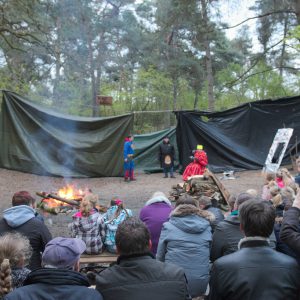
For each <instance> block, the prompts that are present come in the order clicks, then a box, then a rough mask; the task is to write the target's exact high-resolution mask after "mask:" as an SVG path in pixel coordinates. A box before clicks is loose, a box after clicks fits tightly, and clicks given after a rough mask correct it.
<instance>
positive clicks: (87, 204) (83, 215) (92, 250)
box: [70, 194, 105, 254]
mask: <svg viewBox="0 0 300 300" xmlns="http://www.w3.org/2000/svg"><path fill="white" fill-rule="evenodd" d="M90 199H94V197H93V195H92V194H90V195H87V196H85V197H84V198H83V199H82V201H81V203H80V210H79V212H77V213H76V214H75V215H74V216H73V222H72V223H71V224H70V225H71V231H72V232H71V236H72V237H73V238H79V239H81V240H83V241H84V243H85V244H86V250H85V252H86V253H87V254H99V253H101V252H102V248H103V242H102V240H104V238H105V224H104V220H103V217H102V216H101V215H100V214H99V213H98V212H96V211H95V210H94V208H93V203H92V202H91V201H90Z"/></svg>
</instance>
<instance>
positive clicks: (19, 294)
mask: <svg viewBox="0 0 300 300" xmlns="http://www.w3.org/2000/svg"><path fill="white" fill-rule="evenodd" d="M85 248H86V246H85V243H84V242H83V241H82V240H80V239H74V238H62V237H57V238H55V239H53V240H51V241H50V242H49V243H48V244H47V245H46V248H45V251H44V253H43V257H42V264H43V268H41V269H37V270H34V271H32V272H31V273H30V274H29V275H28V276H27V279H26V280H25V281H24V286H23V287H20V288H18V289H16V290H14V291H13V292H11V293H10V294H8V295H7V296H6V297H5V300H19V299H22V300H41V299H63V300H69V299H70V300H82V299H85V300H101V299H103V298H102V296H101V294H100V293H99V292H97V291H95V290H94V289H89V288H88V286H89V282H88V280H87V278H86V277H85V276H83V275H81V274H80V273H79V272H78V271H79V259H80V255H81V254H82V253H83V252H84V251H85Z"/></svg>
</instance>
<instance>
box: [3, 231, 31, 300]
mask: <svg viewBox="0 0 300 300" xmlns="http://www.w3.org/2000/svg"><path fill="white" fill-rule="evenodd" d="M30 256H31V246H30V243H29V240H28V239H27V238H26V237H23V236H22V235H20V234H19V233H6V234H5V235H3V236H1V237H0V299H2V297H4V296H5V295H6V294H8V293H9V292H11V291H12V290H14V289H16V288H18V287H20V286H22V285H23V282H24V280H25V279H26V277H27V275H28V274H29V273H30V270H29V269H27V268H26V265H27V264H28V262H29V259H30Z"/></svg>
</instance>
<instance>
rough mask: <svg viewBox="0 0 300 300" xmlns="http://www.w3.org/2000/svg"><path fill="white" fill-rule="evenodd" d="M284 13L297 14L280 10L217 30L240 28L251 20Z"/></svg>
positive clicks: (292, 11)
mask: <svg viewBox="0 0 300 300" xmlns="http://www.w3.org/2000/svg"><path fill="white" fill-rule="evenodd" d="M282 13H288V14H290V13H295V11H294V10H278V11H271V12H268V13H265V14H262V15H257V16H254V17H249V18H247V19H245V20H243V21H241V22H239V23H237V24H235V25H232V26H225V27H219V28H217V29H219V30H226V29H231V28H235V27H238V26H241V25H242V24H244V23H246V22H248V21H250V20H254V19H260V18H264V17H267V16H270V15H274V14H282Z"/></svg>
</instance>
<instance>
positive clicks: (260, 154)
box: [176, 96, 300, 172]
mask: <svg viewBox="0 0 300 300" xmlns="http://www.w3.org/2000/svg"><path fill="white" fill-rule="evenodd" d="M176 116H177V121H178V122H177V128H176V135H177V144H178V149H179V160H180V163H181V164H182V166H183V168H185V167H186V166H187V164H188V163H189V162H190V160H189V156H190V155H191V153H192V150H194V149H196V145H197V144H202V145H204V150H205V151H206V152H207V155H208V160H209V167H210V169H211V170H212V171H214V172H221V171H225V170H228V169H234V170H245V169H246V170H251V169H260V168H262V167H263V166H264V163H265V160H266V157H267V155H268V152H269V149H270V147H271V145H272V142H273V139H274V136H275V134H276V132H277V130H278V129H279V128H284V127H285V128H293V129H294V134H293V136H292V139H291V142H290V144H289V147H288V149H287V151H286V154H285V158H284V162H283V163H287V162H288V159H289V148H291V147H292V146H293V145H294V143H295V137H296V136H298V141H299V137H300V96H297V97H289V98H282V99H279V100H274V101H272V100H263V101H256V102H251V103H247V104H244V105H241V106H239V107H236V108H233V109H229V110H226V111H223V112H217V113H208V112H195V111H181V112H176Z"/></svg>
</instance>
